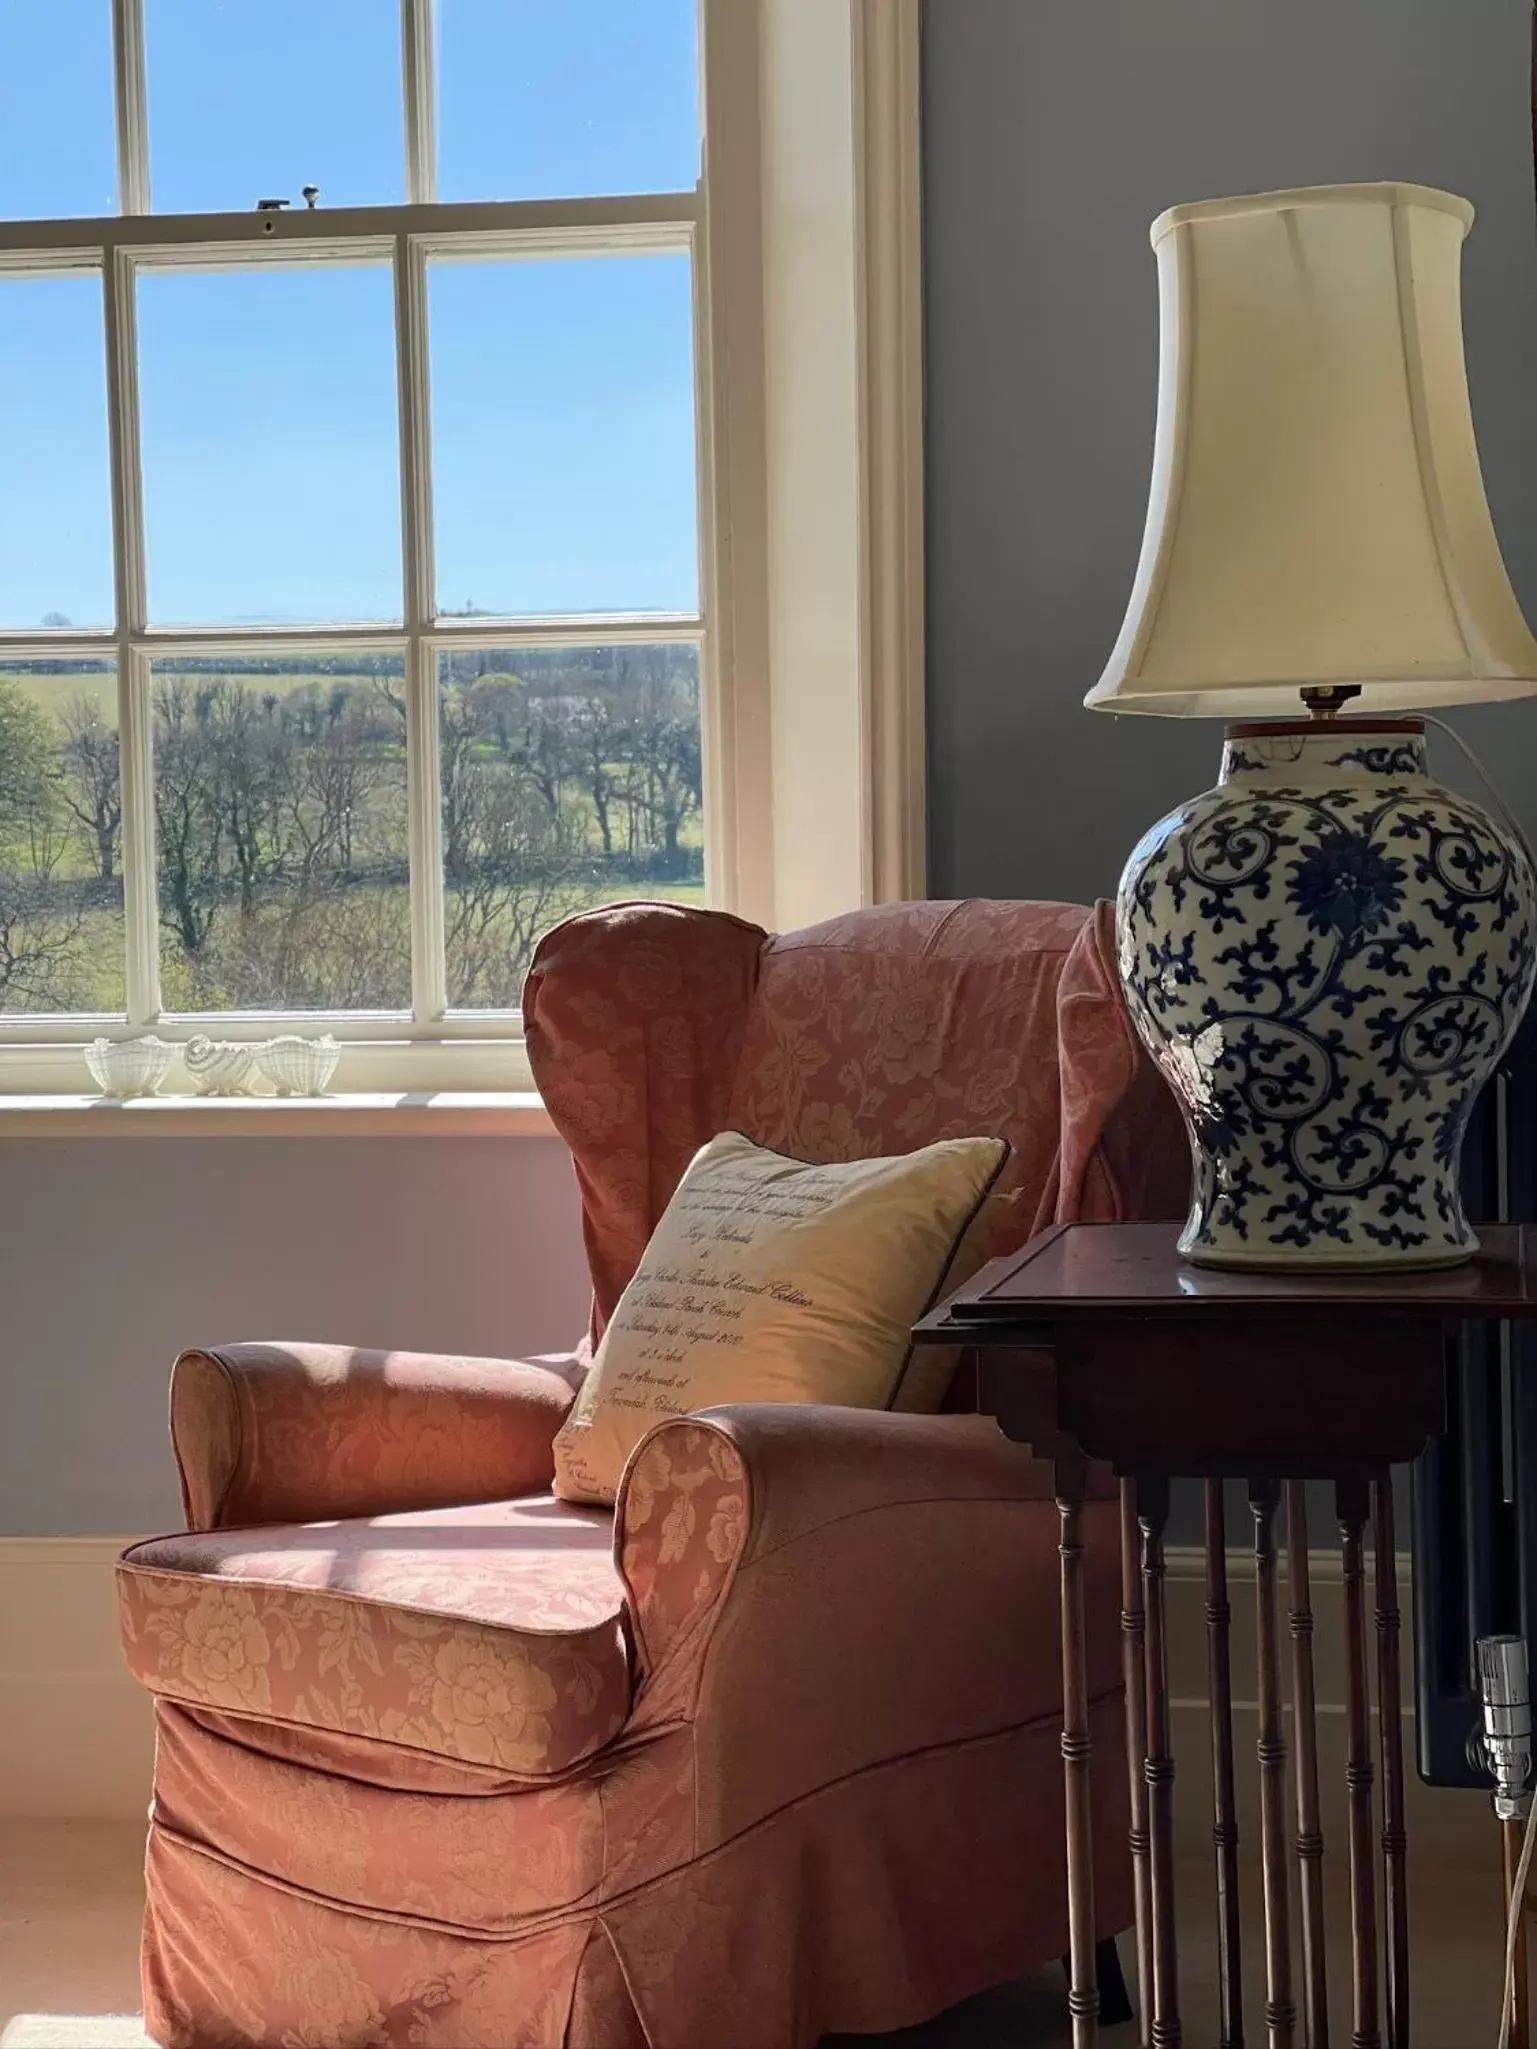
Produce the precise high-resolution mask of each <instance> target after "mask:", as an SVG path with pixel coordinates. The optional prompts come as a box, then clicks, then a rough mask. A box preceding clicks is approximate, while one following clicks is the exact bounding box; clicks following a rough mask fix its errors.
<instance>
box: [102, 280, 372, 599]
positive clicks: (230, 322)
mask: <svg viewBox="0 0 1537 2049" xmlns="http://www.w3.org/2000/svg"><path fill="white" fill-rule="evenodd" d="M139 359H140V371H139V389H140V399H139V403H140V411H141V415H142V422H143V425H142V436H143V451H144V452H143V466H144V526H145V550H146V554H147V557H148V573H149V614H150V618H151V619H152V620H154V621H156V622H157V623H176V624H180V625H192V624H196V625H227V624H231V623H240V622H245V623H252V622H272V621H281V620H288V621H292V620H300V621H305V622H321V621H328V620H340V619H398V618H399V616H400V483H399V468H398V463H397V455H396V444H397V434H398V407H397V399H396V382H395V326H394V296H393V284H392V279H391V274H390V270H389V267H388V266H387V265H384V264H357V265H346V266H337V267H334V268H322V267H318V266H303V267H290V266H278V265H266V266H262V267H260V268H253V269H249V270H231V269H224V270H208V271H201V272H186V271H181V272H164V271H153V270H146V271H145V272H143V273H142V274H141V276H140V278H139Z"/></svg>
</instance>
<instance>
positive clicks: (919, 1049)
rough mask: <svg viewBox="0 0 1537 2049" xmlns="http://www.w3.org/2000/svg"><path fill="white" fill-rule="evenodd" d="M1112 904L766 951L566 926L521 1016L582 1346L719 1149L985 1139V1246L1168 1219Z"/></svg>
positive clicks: (862, 933) (902, 927)
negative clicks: (562, 1200)
mask: <svg viewBox="0 0 1537 2049" xmlns="http://www.w3.org/2000/svg"><path fill="white" fill-rule="evenodd" d="M1109 921H1110V907H1109V906H1108V905H1104V904H1102V905H1100V906H1099V907H1098V908H1097V909H1096V910H1089V909H1087V908H1085V907H1084V906H1082V905H1079V904H1039V903H1005V902H992V901H988V900H984V899H973V900H970V901H967V902H962V903H909V904H891V905H885V906H881V907H879V908H877V909H873V910H863V911H852V912H849V913H848V914H847V915H846V916H844V917H841V918H834V919H831V920H829V921H828V922H827V923H825V924H822V925H813V926H809V927H807V928H806V929H805V930H803V931H799V932H787V933H780V934H777V935H771V934H769V933H766V932H764V931H762V930H761V929H760V928H759V927H758V926H756V925H751V924H748V923H747V922H746V921H745V920H743V919H740V918H733V917H729V916H727V915H725V914H724V913H722V912H718V911H702V910H693V909H690V908H687V907H685V906H682V905H677V904H622V905H618V906H615V907H612V908H606V909H603V910H597V911H588V912H584V913H582V914H581V915H579V916H577V917H575V918H569V919H567V920H566V922H565V923H564V924H562V925H559V926H557V927H556V928H555V930H554V931H553V932H551V933H549V934H548V935H547V937H546V938H545V939H544V940H543V941H542V942H541V944H540V946H539V949H538V951H537V952H536V954H535V956H534V962H533V966H532V968H531V970H530V972H529V977H528V982H527V985H526V987H525V990H524V996H523V1012H524V1020H525V1025H526V1029H527V1033H528V1048H529V1057H530V1059H531V1061H532V1064H533V1070H534V1078H535V1080H536V1082H537V1083H538V1085H539V1088H540V1091H541V1093H542V1094H543V1096H544V1100H545V1104H546V1106H547V1108H548V1110H549V1112H550V1116H551V1118H552V1119H553V1121H554V1123H555V1126H556V1129H557V1130H558V1131H559V1132H560V1134H561V1136H562V1137H563V1138H564V1139H565V1140H566V1143H567V1144H568V1145H569V1146H570V1148H571V1152H572V1155H573V1157H574V1159H575V1162H576V1172H577V1179H578V1185H579V1188H580V1192H581V1200H582V1222H583V1230H584V1233H585V1237H586V1244H587V1256H588V1262H589V1265H590V1267H591V1271H592V1280H593V1297H594V1317H593V1334H594V1337H596V1336H598V1335H599V1334H601V1331H602V1329H603V1325H604V1323H605V1322H606V1321H607V1318H608V1316H609V1314H610V1313H611V1311H612V1309H613V1305H614V1303H615V1302H616V1301H617V1300H618V1297H619V1294H620V1292H621V1290H622V1289H623V1287H624V1286H625V1284H626V1282H627V1281H628V1280H629V1279H630V1276H631V1275H632V1274H633V1272H634V1271H635V1267H636V1264H637V1262H638V1260H639V1258H640V1255H641V1252H642V1250H643V1248H644V1246H645V1244H646V1240H647V1239H648V1238H649V1236H650V1235H651V1232H652V1230H653V1229H654V1227H655V1225H656V1222H657V1219H658V1218H659V1217H660V1215H661V1213H662V1211H663V1209H664V1208H665V1207H666V1205H667V1202H668V1200H669V1198H670V1197H671V1195H672V1192H673V1190H674V1189H675V1188H676V1186H677V1184H678V1181H679V1178H680V1177H681V1175H682V1173H683V1170H684V1168H685V1167H686V1166H687V1165H688V1163H689V1160H690V1159H691V1158H692V1157H693V1155H694V1153H695V1152H696V1151H697V1150H698V1149H699V1147H700V1146H701V1145H703V1144H704V1143H705V1142H706V1141H707V1140H708V1139H710V1138H713V1137H714V1136H715V1134H716V1133H717V1132H719V1131H725V1130H738V1131H744V1132H746V1133H747V1135H748V1136H749V1137H750V1138H754V1139H756V1140H757V1141H758V1142H759V1143H760V1144H762V1145H767V1146H773V1147H775V1148H777V1149H778V1150H780V1151H783V1152H787V1153H793V1154H795V1155H796V1156H797V1157H799V1158H802V1159H809V1160H848V1159H859V1158H865V1157H869V1156H870V1155H872V1154H876V1153H894V1152H909V1151H911V1150H913V1149H914V1148H915V1147H917V1146H922V1145H928V1144H931V1143H932V1142H933V1141H935V1140H936V1139H941V1138H955V1137H963V1136H968V1135H973V1134H978V1135H981V1134H994V1133H996V1134H999V1135H1001V1136H1002V1137H1004V1138H1007V1139H1008V1140H1009V1141H1010V1143H1011V1145H1012V1146H1013V1148H1014V1151H1013V1156H1012V1158H1011V1159H1010V1161H1009V1164H1008V1167H1007V1168H1006V1169H1005V1172H1004V1175H1003V1176H1002V1178H1001V1179H1000V1182H999V1186H998V1188H997V1190H996V1192H995V1194H994V1196H993V1198H992V1201H991V1204H990V1207H989V1213H988V1218H987V1249H988V1251H989V1252H1004V1251H1008V1250H1011V1249H1012V1248H1013V1247H1014V1246H1016V1245H1019V1244H1021V1243H1023V1241H1024V1240H1025V1239H1026V1238H1027V1237H1029V1236H1030V1235H1031V1234H1032V1233H1033V1232H1034V1231H1037V1230H1040V1229H1043V1228H1044V1227H1045V1226H1046V1225H1047V1224H1050V1223H1052V1222H1062V1221H1067V1220H1069V1219H1073V1218H1079V1217H1088V1218H1106V1219H1113V1218H1119V1217H1130V1216H1159V1215H1162V1216H1170V1217H1172V1216H1176V1215H1178V1214H1181V1213H1182V1211H1183V1209H1184V1207H1185V1205H1186V1202H1187V1199H1188V1197H1187V1180H1188V1150H1187V1147H1186V1143H1185V1138H1184V1133H1183V1131H1182V1130H1181V1128H1180V1123H1179V1118H1178V1114H1177V1112H1176V1110H1175V1107H1174V1102H1173V1099H1172V1097H1171V1096H1170V1095H1169V1094H1168V1091H1167V1090H1166V1089H1165V1087H1164V1085H1163V1083H1162V1082H1161V1081H1159V1080H1158V1078H1157V1077H1156V1076H1155V1075H1154V1074H1153V1072H1152V1070H1151V1068H1150V1067H1149V1065H1148V1063H1147V1061H1146V1060H1145V1059H1144V1057H1143V1055H1142V1052H1141V1049H1140V1046H1139V1045H1138V1042H1137V1040H1136V1037H1135V1034H1134V1033H1133V1031H1132V1029H1131V1026H1130V1023H1129V1021H1128V1019H1127V1017H1126V1013H1125V1009H1124V1007H1123V1005H1122V1002H1121V997H1120V991H1119V988H1118V986H1117V984H1116V980H1115V975H1114V964H1113V952H1112V938H1111V931H1110V922H1109Z"/></svg>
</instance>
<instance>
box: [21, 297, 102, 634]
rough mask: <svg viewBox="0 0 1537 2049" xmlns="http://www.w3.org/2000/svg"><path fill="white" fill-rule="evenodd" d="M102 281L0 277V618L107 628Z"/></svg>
mask: <svg viewBox="0 0 1537 2049" xmlns="http://www.w3.org/2000/svg"><path fill="white" fill-rule="evenodd" d="M101 321H102V314H101V279H100V277H99V276H96V275H92V276H89V277H73V276H54V277H30V278H14V277H13V278H0V626H67V625H73V626H110V625H111V624H112V609H113V607H112V497H111V484H110V470H109V459H108V452H107V389H106V349H105V343H104V341H103V338H102V324H101Z"/></svg>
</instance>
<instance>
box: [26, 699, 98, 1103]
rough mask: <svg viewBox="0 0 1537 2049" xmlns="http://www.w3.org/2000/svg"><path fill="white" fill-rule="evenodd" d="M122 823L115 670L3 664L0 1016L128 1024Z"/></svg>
mask: <svg viewBox="0 0 1537 2049" xmlns="http://www.w3.org/2000/svg"><path fill="white" fill-rule="evenodd" d="M122 817H123V801H122V794H121V783H120V779H119V774H118V755H117V675H116V672H115V670H114V668H113V666H112V664H111V663H108V662H79V661H66V660H60V661H56V662H55V661H48V662H5V663H0V1014H13V1013H15V1012H18V1011H55V1012H57V1011H106V1012H109V1013H119V1014H120V1013H121V1012H122V1010H123V1007H124V1001H125V998H124V993H123V869H122V862H123V851H122ZM82 1086H83V1084H82Z"/></svg>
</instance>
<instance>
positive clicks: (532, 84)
mask: <svg viewBox="0 0 1537 2049" xmlns="http://www.w3.org/2000/svg"><path fill="white" fill-rule="evenodd" d="M438 23H439V27H438V66H437V71H438V124H437V125H438V197H439V198H440V199H548V198H554V197H560V196H564V197H567V198H575V197H578V196H580V195H582V194H588V193H598V192H683V191H692V190H693V187H694V184H695V182H696V180H697V179H698V176H699V87H698V80H699V55H698V42H697V36H698V29H697V9H696V5H695V0H645V4H644V5H643V6H637V5H636V4H635V0H438Z"/></svg>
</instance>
